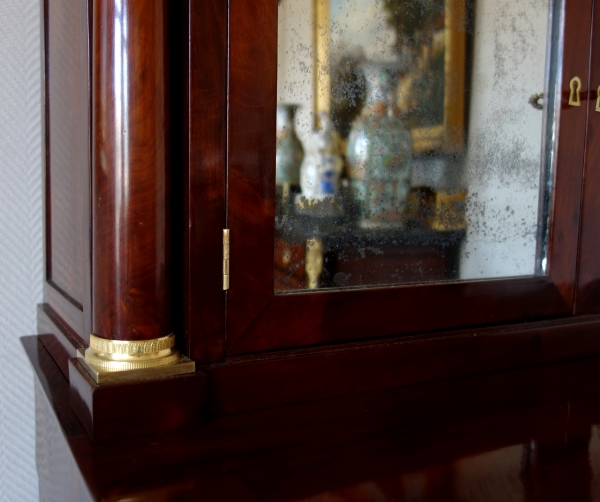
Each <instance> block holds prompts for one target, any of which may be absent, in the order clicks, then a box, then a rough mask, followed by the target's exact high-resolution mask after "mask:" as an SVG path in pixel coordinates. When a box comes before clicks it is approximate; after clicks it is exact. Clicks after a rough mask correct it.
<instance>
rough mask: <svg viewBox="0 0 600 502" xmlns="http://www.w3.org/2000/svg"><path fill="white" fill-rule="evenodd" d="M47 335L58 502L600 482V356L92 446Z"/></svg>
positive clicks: (46, 384) (43, 413)
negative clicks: (598, 471)
mask: <svg viewBox="0 0 600 502" xmlns="http://www.w3.org/2000/svg"><path fill="white" fill-rule="evenodd" d="M37 343H38V342H37V340H36V339H35V337H26V338H24V339H23V344H24V346H25V348H26V350H27V353H28V355H29V358H30V360H31V362H32V365H33V367H34V370H35V375H36V377H35V381H36V394H37V395H38V396H39V399H37V400H36V423H37V424H38V431H37V437H38V442H37V455H38V469H40V490H41V493H42V494H43V496H45V497H46V498H47V499H48V500H52V501H54V500H57V501H59V500H60V501H61V502H62V501H64V500H69V499H74V496H73V494H74V493H80V492H82V491H85V492H89V494H90V497H91V499H92V500H113V499H117V498H125V497H129V498H134V497H137V498H141V499H145V500H207V501H212V500H215V501H222V500H236V501H238V500H239V501H245V500H248V501H250V500H261V501H266V502H268V501H278V502H281V501H287V500H290V501H292V500H311V501H315V502H316V501H321V500H332V499H333V500H373V499H376V500H382V501H397V500H404V497H405V494H406V493H409V492H410V493H415V491H414V490H416V489H419V492H418V493H420V494H422V495H423V497H422V498H425V496H426V500H431V501H437V500H440V501H448V500H464V498H465V497H464V494H466V493H468V494H469V496H468V499H469V500H482V501H484V500H485V501H489V500H490V499H494V500H514V499H515V498H518V499H522V500H544V501H550V500H561V501H562V500H588V499H589V497H587V498H586V493H587V494H589V493H590V490H593V487H594V483H595V481H596V480H595V477H594V476H593V471H592V470H591V469H590V465H595V463H596V462H597V461H598V455H599V454H600V452H599V451H598V448H597V445H596V443H595V441H594V440H593V439H592V436H591V435H590V432H591V431H592V430H594V429H595V427H594V425H595V424H598V423H599V422H600V407H599V406H598V400H597V399H595V396H597V394H598V391H599V390H600V384H599V382H600V374H599V371H600V370H599V368H600V365H599V364H598V360H597V359H589V360H586V361H577V362H572V363H565V364H560V365H549V366H543V367H539V368H529V369H526V370H521V371H513V372H503V373H496V374H492V375H486V376H480V377H477V378H466V379H455V380H449V381H447V382H444V383H442V384H439V383H438V384H426V385H418V386H412V387H405V388H401V389H388V390H386V391H380V392H374V393H368V394H362V395H359V396H352V397H347V398H340V399H334V400H327V401H321V402H318V403H311V404H308V405H303V406H294V407H286V408H279V409H275V410H268V411H263V412H257V413H252V414H247V415H241V416H236V417H226V418H223V419H219V420H213V421H211V422H209V423H207V424H205V426H204V427H203V428H200V429H198V430H197V431H196V432H195V433H190V432H189V431H185V432H181V433H176V434H168V435H167V434H163V435H155V436H147V437H143V438H139V439H132V440H121V441H116V442H112V443H105V444H103V443H96V444H93V443H92V442H91V441H90V440H89V438H88V437H87V435H86V434H85V432H84V431H83V429H82V427H81V425H80V424H79V422H78V420H77V419H76V417H75V416H74V414H73V413H72V411H71V410H70V407H69V396H68V383H67V381H66V380H65V379H64V377H63V376H62V374H61V372H60V370H59V369H58V368H57V367H56V365H54V363H53V361H52V359H51V358H50V357H49V356H48V354H47V353H46V351H45V349H44V348H43V346H41V345H37ZM62 459H74V460H75V461H71V462H64V460H62ZM59 462H60V467H61V468H60V469H57V468H56V465H57V463H59ZM59 473H60V475H58V474H59ZM411 490H412V491H411ZM52 496H54V498H52ZM375 497H376V498H375ZM75 499H77V500H79V499H80V498H76V497H75Z"/></svg>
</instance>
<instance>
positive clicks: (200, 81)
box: [179, 0, 227, 364]
mask: <svg viewBox="0 0 600 502" xmlns="http://www.w3.org/2000/svg"><path fill="white" fill-rule="evenodd" d="M181 4H182V5H183V4H186V6H187V8H188V12H187V13H185V15H181V17H180V18H179V19H180V20H179V23H180V30H181V34H182V35H183V41H184V46H183V47H181V48H180V49H179V53H180V54H181V53H183V54H184V55H185V52H183V51H188V55H187V57H188V58H189V62H188V63H187V64H186V65H185V67H186V72H185V73H186V74H185V78H186V85H185V86H182V87H185V91H186V94H185V95H186V100H185V101H186V102H185V106H184V108H185V110H186V112H187V113H186V115H185V120H184V133H183V135H182V136H183V140H184V148H185V161H184V166H185V168H186V169H185V177H184V178H185V183H184V192H185V218H184V221H185V222H189V224H186V225H185V229H184V232H185V244H186V245H185V249H186V252H185V274H184V275H185V299H184V304H185V312H184V314H183V316H182V317H184V319H185V330H184V331H185V334H186V339H187V343H188V354H189V356H190V357H191V358H193V359H194V360H196V361H197V362H198V363H200V364H204V363H212V362H217V361H220V360H222V359H223V354H224V349H225V293H224V292H223V291H222V284H223V275H222V272H223V271H222V267H221V263H222V261H221V260H222V259H223V246H222V240H223V237H222V235H223V228H227V224H226V221H225V178H226V153H227V151H226V139H227V120H226V114H227V2H223V1H222V0H201V1H190V2H181ZM182 14H183V13H182ZM183 20H185V21H186V22H185V26H186V27H187V29H184V26H183ZM207 48H210V49H209V50H207Z"/></svg>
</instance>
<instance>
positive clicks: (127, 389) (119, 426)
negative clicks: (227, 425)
mask: <svg viewBox="0 0 600 502" xmlns="http://www.w3.org/2000/svg"><path fill="white" fill-rule="evenodd" d="M69 385H70V403H71V407H72V408H73V410H74V411H75V414H76V415H77V416H78V417H79V419H80V420H81V422H82V424H83V426H84V427H85V429H86V431H87V432H88V434H89V435H90V437H91V438H92V439H93V440H94V441H107V440H113V441H114V440H116V439H121V438H130V437H135V436H144V435H147V434H163V433H165V432H173V431H176V430H179V429H184V428H186V427H190V426H193V427H198V426H200V425H201V424H202V421H203V420H204V416H205V410H206V375H205V374H204V373H201V372H196V373H193V374H189V375H179V376H173V377H169V378H161V379H154V380H153V379H148V380H142V381H138V382H129V383H113V384H107V385H96V384H95V383H94V381H93V380H92V378H91V377H90V376H89V374H88V373H87V371H86V370H85V369H84V368H83V366H81V364H80V363H79V362H78V360H77V359H70V360H69Z"/></svg>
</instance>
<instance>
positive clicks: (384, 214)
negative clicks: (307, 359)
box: [274, 0, 581, 293]
mask: <svg viewBox="0 0 600 502" xmlns="http://www.w3.org/2000/svg"><path fill="white" fill-rule="evenodd" d="M554 10H557V11H559V8H558V6H553V4H550V5H549V4H548V3H545V2H540V1H539V0H523V1H519V2H514V1H512V0H501V1H498V0H477V1H476V2H472V1H467V0H280V2H279V17H278V23H279V24H278V73H277V99H278V105H277V151H276V214H275V271H274V277H275V280H274V283H275V284H274V289H275V292H276V293H290V292H298V291H303V290H314V289H346V288H365V287H373V286H378V287H380V286H383V285H402V284H415V283H432V282H442V281H462V280H477V279H491V278H506V277H521V276H535V275H544V274H545V270H546V260H545V257H546V241H547V236H546V233H547V220H548V206H549V200H550V194H551V189H550V187H551V180H552V166H553V158H554V155H553V152H554V150H555V147H556V145H555V144H554V143H553V141H552V138H554V137H556V132H557V131H556V124H557V118H558V117H557V116H556V115H557V113H558V109H559V107H558V106H557V105H555V99H544V97H543V96H541V94H542V93H544V94H545V96H555V95H556V94H557V93H556V91H555V89H556V85H557V83H556V82H554V81H553V80H552V79H551V78H550V75H560V71H558V69H557V68H555V66H556V64H557V63H556V61H557V60H558V58H557V54H558V52H559V50H560V48H559V44H558V43H550V42H551V41H552V39H553V37H552V34H554V38H555V39H557V40H558V39H559V38H560V37H559V31H560V30H559V27H560V23H559V21H558V16H553V15H552V14H553V11H554ZM553 19H554V20H553ZM574 85H575V86H577V85H579V87H581V83H579V84H577V82H575V83H574ZM575 90H577V89H575ZM555 110H556V111H557V113H555Z"/></svg>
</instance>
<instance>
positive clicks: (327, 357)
mask: <svg viewBox="0 0 600 502" xmlns="http://www.w3.org/2000/svg"><path fill="white" fill-rule="evenodd" d="M39 312H40V320H41V321H42V322H40V328H39V329H40V330H43V331H42V332H43V334H41V335H40V340H41V341H42V343H43V344H44V346H45V347H46V348H47V349H48V351H49V352H50V354H51V355H52V356H53V357H54V359H55V361H56V362H57V364H58V366H59V367H61V369H62V368H63V367H64V366H65V365H66V366H67V369H68V371H67V373H66V375H65V376H67V378H68V379H69V381H70V387H71V391H70V392H71V406H72V407H73V409H74V410H75V412H76V414H77V416H78V417H79V418H80V420H81V421H82V423H83V424H84V425H85V428H86V430H87V431H88V433H89V434H90V436H91V437H92V438H94V439H96V440H110V439H116V438H121V437H127V436H139V435H144V434H150V433H159V432H166V431H169V430H175V429H181V428H186V427H197V426H199V425H200V424H201V423H202V421H203V419H204V418H205V417H206V416H212V417H218V416H225V415H236V414H242V413H248V412H253V411H257V410H261V409H269V408H277V407H282V406H288V405H297V404H301V403H307V402H311V401H318V400H324V399H331V398H335V397H340V396H349V395H354V394H359V393H367V392H373V391H376V390H382V389H386V388H392V387H401V386H409V385H414V384H418V383H423V382H434V381H441V380H446V379H452V378H458V377H464V376H469V375H476V374H485V373H492V372H497V371H503V370H508V369H516V368H525V367H529V366H536V365H542V364H548V363H553V362H558V361H565V360H573V359H579V358H584V357H590V356H597V355H600V336H599V334H600V315H594V316H581V317H577V318H567V319H555V320H546V321H538V322H531V323H520V324H515V325H508V326H506V325H505V326H501V327H486V328H480V329H479V328H472V329H468V330H460V331H454V332H442V333H429V334H420V335H413V336H402V337H396V338H391V339H384V340H378V341H368V342H359V343H348V344H339V345H333V346H331V345H330V346H323V347H316V348H308V349H298V350H290V351H280V352H273V353H270V354H269V353H265V354H255V355H246V356H238V357H230V358H227V359H226V360H225V362H224V363H222V364H216V365H210V366H205V367H203V368H200V369H201V371H198V372H196V373H193V374H190V375H180V376H173V377H168V378H157V379H153V380H145V381H140V382H135V383H133V382H130V383H112V384H105V385H97V384H96V383H95V382H94V381H93V379H92V378H91V377H90V375H89V373H88V372H87V371H86V370H85V369H84V368H83V367H82V365H81V363H80V361H79V360H78V359H77V358H76V357H74V356H76V354H77V350H78V348H77V347H73V348H71V349H69V347H68V344H69V343H72V342H73V340H75V339H74V338H69V337H68V336H67V334H68V331H65V326H62V325H61V324H60V323H59V320H58V319H57V318H53V319H52V318H50V317H49V316H48V312H50V311H48V309H46V308H45V307H44V306H41V307H40V311H39ZM79 350H81V348H79ZM63 373H64V370H63Z"/></svg>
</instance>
